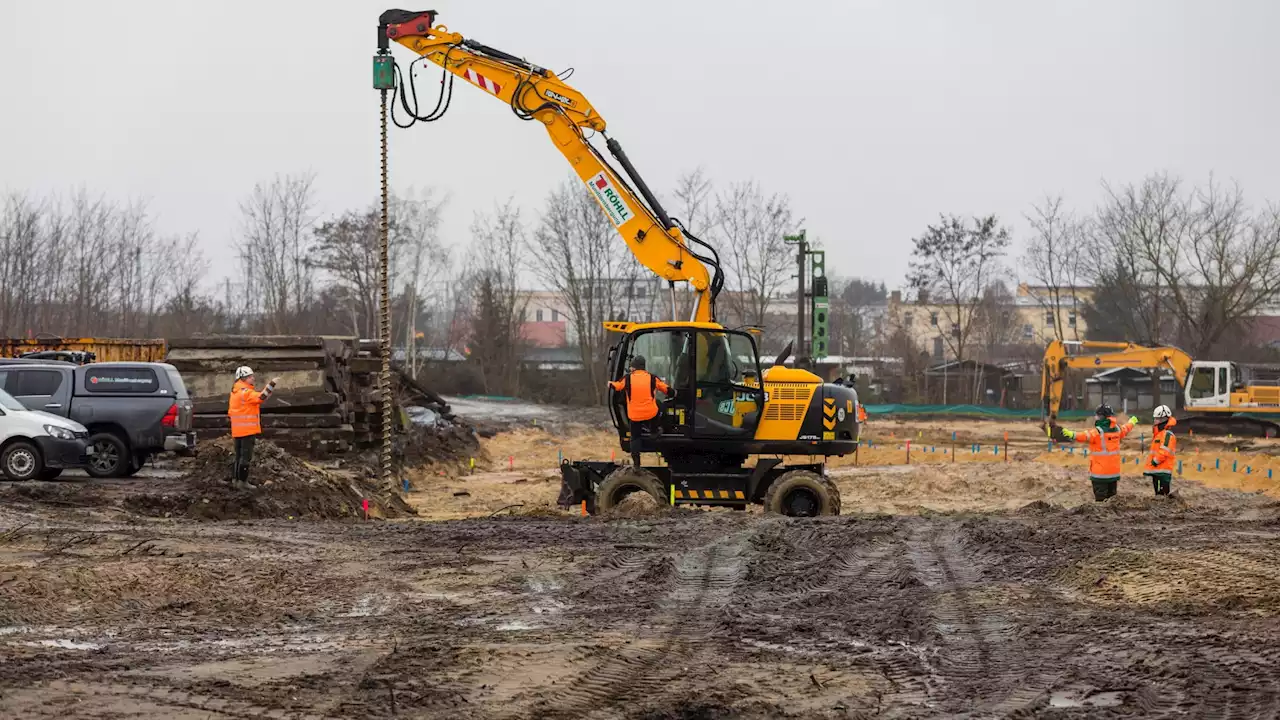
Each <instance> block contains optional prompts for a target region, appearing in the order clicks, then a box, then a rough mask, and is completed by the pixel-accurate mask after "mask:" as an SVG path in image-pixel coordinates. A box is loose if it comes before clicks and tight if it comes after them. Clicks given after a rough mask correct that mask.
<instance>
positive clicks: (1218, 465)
mask: <svg viewBox="0 0 1280 720" xmlns="http://www.w3.org/2000/svg"><path fill="white" fill-rule="evenodd" d="M1213 469H1214V470H1221V469H1222V458H1214V459H1213Z"/></svg>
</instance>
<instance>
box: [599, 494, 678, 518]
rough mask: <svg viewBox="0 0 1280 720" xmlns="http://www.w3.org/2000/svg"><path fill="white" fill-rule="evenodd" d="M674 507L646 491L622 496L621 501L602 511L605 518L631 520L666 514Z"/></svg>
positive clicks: (602, 516) (601, 514)
mask: <svg viewBox="0 0 1280 720" xmlns="http://www.w3.org/2000/svg"><path fill="white" fill-rule="evenodd" d="M671 511H672V507H671V506H670V505H667V504H665V503H660V502H658V500H657V498H655V497H653V496H652V495H650V494H649V493H645V492H633V493H631V494H630V495H627V496H626V497H624V498H622V500H621V502H619V503H618V504H617V505H614V506H613V507H612V508H610V509H608V510H605V511H604V512H601V513H600V517H601V518H604V519H605V520H631V519H638V518H651V517H658V516H660V515H666V514H668V513H670V512H671Z"/></svg>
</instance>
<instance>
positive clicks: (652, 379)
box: [609, 355, 671, 467]
mask: <svg viewBox="0 0 1280 720" xmlns="http://www.w3.org/2000/svg"><path fill="white" fill-rule="evenodd" d="M644 365H645V362H644V356H643V355H636V356H635V357H633V358H631V372H629V373H627V376H626V377H624V378H622V379H621V380H614V381H613V382H611V383H609V387H611V388H613V389H614V390H617V391H619V392H625V393H626V396H627V419H628V420H630V421H631V461H632V462H633V463H634V464H635V466H636V467H640V436H641V435H645V436H650V435H655V434H657V433H656V431H657V430H658V428H657V423H655V422H654V420H656V419H657V417H658V400H657V397H656V395H657V392H658V391H659V390H661V391H662V392H664V393H670V392H671V388H670V387H668V386H667V384H666V383H664V382H662V380H661V379H660V378H659V377H658V376H657V375H651V374H649V372H648V371H646V370H645V369H644Z"/></svg>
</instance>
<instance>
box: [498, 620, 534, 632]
mask: <svg viewBox="0 0 1280 720" xmlns="http://www.w3.org/2000/svg"><path fill="white" fill-rule="evenodd" d="M540 627H542V626H541V625H534V624H533V623H527V622H522V621H520V620H511V621H509V622H504V623H501V624H499V625H498V626H497V629H498V630H537V629H539V628H540Z"/></svg>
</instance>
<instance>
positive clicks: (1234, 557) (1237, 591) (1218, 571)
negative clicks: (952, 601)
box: [1060, 547, 1280, 615]
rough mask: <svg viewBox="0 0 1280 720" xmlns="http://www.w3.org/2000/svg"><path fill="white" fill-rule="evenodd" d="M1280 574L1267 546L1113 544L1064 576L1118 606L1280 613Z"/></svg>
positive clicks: (1084, 591)
mask: <svg viewBox="0 0 1280 720" xmlns="http://www.w3.org/2000/svg"><path fill="white" fill-rule="evenodd" d="M1277 576H1280V568H1278V567H1277V562H1276V560H1275V559H1274V557H1273V556H1272V554H1271V553H1270V551H1267V550H1260V549H1257V548H1250V547H1238V548H1233V549H1230V550H1224V549H1216V548H1193V549H1180V548H1161V549H1160V550H1158V551H1148V550H1135V549H1130V548H1112V549H1109V550H1107V551H1105V552H1102V553H1099V554H1098V555H1095V556H1093V557H1089V558H1086V559H1084V560H1083V561H1081V562H1079V563H1076V564H1075V565H1074V566H1071V567H1069V568H1068V569H1067V570H1065V571H1064V572H1063V573H1062V574H1061V576H1060V577H1061V580H1062V581H1063V582H1064V584H1066V585H1067V586H1069V587H1071V588H1072V589H1074V590H1075V591H1076V592H1078V593H1080V595H1081V596H1082V597H1084V598H1085V599H1087V600H1089V601H1092V602H1096V603H1101V604H1113V605H1139V606H1143V607H1156V608H1159V609H1160V610H1162V611H1164V612H1172V613H1182V612H1203V611H1205V610H1206V609H1212V610H1215V611H1248V612H1249V613H1250V614H1251V615H1275V614H1276V613H1277V612H1278V611H1280V587H1278V586H1277V584H1276V577H1277Z"/></svg>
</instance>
